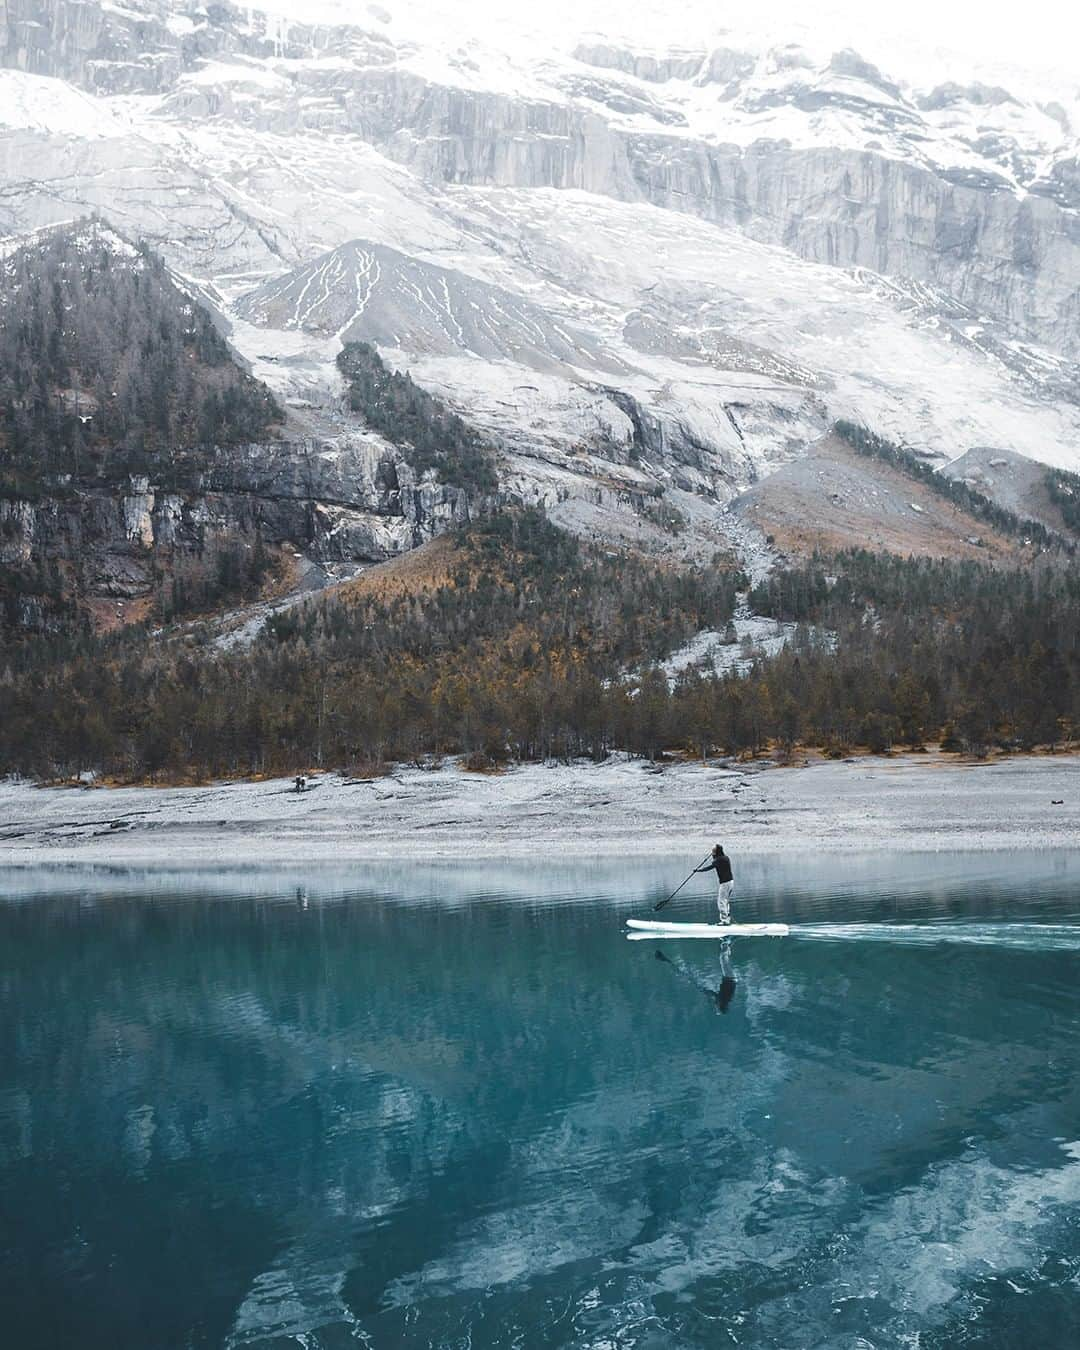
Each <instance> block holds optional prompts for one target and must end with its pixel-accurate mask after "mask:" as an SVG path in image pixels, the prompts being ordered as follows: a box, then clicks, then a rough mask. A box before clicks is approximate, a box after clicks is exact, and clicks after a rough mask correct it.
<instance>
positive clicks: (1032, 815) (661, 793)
mask: <svg viewBox="0 0 1080 1350" xmlns="http://www.w3.org/2000/svg"><path fill="white" fill-rule="evenodd" d="M291 789H292V780H291V779H277V780H271V781H266V782H257V783H253V782H237V783H216V784H212V785H209V786H204V787H182V788H164V787H142V788H116V787H107V788H106V787H103V788H93V789H84V790H79V789H73V788H56V787H46V788H39V787H35V786H33V785H31V784H27V783H19V782H13V781H7V782H4V783H0V866H11V865H17V866H37V865H43V864H57V863H72V864H82V863H103V864H109V865H114V866H126V865H131V866H155V865H160V866H192V867H195V866H197V867H220V868H234V867H257V866H260V865H263V864H274V865H284V864H307V863H312V864H318V863H343V862H350V861H360V860H365V859H370V860H378V859H394V860H400V859H401V858H402V857H403V856H407V855H409V854H414V853H415V854H418V855H420V856H422V857H424V858H426V859H432V860H435V859H440V858H459V859H461V858H467V859H469V860H472V859H478V858H499V857H506V858H520V857H528V856H529V855H531V854H534V853H535V854H536V855H537V856H538V857H541V858H543V859H547V860H551V859H553V858H579V857H600V856H612V855H618V856H628V857H654V856H659V855H662V854H670V853H673V852H679V851H681V850H683V849H687V850H689V851H690V852H699V851H701V846H702V842H703V841H704V842H705V843H707V842H709V841H710V840H712V839H713V838H717V837H719V838H722V839H723V840H724V841H725V843H726V844H729V845H730V846H731V847H733V848H737V849H739V850H740V851H742V852H744V853H789V852H797V851H799V850H815V851H819V850H826V851H830V852H833V851H834V852H856V851H857V852H865V851H867V850H889V851H896V850H901V851H903V850H910V851H918V852H924V851H938V850H943V849H950V850H952V849H969V850H979V851H983V850H1019V849H1043V848H1075V847H1078V846H1080V755H1060V756H1052V757H1043V756H1030V757H1023V756H1020V757H1015V758H1011V759H1003V760H997V761H991V762H988V763H985V764H972V763H957V762H947V761H944V760H929V759H928V758H927V757H926V756H917V755H909V756H896V757H890V758H867V759H860V760H856V761H849V762H840V763H832V762H826V763H822V762H815V763H811V764H809V765H806V766H804V767H792V768H770V767H765V766H761V765H745V766H738V767H735V768H731V767H725V766H722V765H714V764H708V765H702V764H676V765H670V766H666V767H665V768H664V769H663V771H660V770H658V769H656V768H655V767H654V766H650V765H647V764H645V763H643V762H642V761H640V760H629V759H626V758H624V757H621V756H619V757H614V758H612V759H611V760H609V761H608V762H607V763H604V764H599V765H597V764H589V763H576V764H570V765H565V764H552V765H539V764H534V765H523V766H520V767H517V768H513V769H510V770H508V771H507V772H505V773H500V774H472V773H467V772H465V771H464V770H462V769H461V768H460V766H458V765H457V764H447V765H444V766H443V767H442V768H439V769H434V770H425V769H419V768H414V767H408V768H404V767H402V768H398V769H396V770H395V771H394V772H393V773H392V774H389V775H387V776H386V777H383V778H376V779H370V780H349V779H344V778H340V777H338V776H337V775H331V774H327V775H323V776H320V777H318V778H315V779H314V780H312V786H311V788H310V789H309V791H307V792H306V793H304V794H302V795H298V794H297V793H295V792H294V791H292V790H291ZM1057 803H1060V804H1057Z"/></svg>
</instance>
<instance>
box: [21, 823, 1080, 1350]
mask: <svg viewBox="0 0 1080 1350" xmlns="http://www.w3.org/2000/svg"><path fill="white" fill-rule="evenodd" d="M701 851H702V852H704V848H702V850H701ZM417 854H418V857H416V858H408V859H403V861H402V863H401V864H400V865H394V866H390V865H385V866H382V865H380V866H375V865H371V866H366V867H363V868H358V869H353V870H352V871H350V872H348V873H346V872H339V871H333V870H318V869H310V870H308V871H307V872H306V873H304V874H300V873H296V874H288V875H286V874H282V873H277V874H273V875H271V874H258V873H245V872H240V871H237V872H234V873H224V874H222V873H217V874H211V873H209V872H207V873H205V874H199V873H187V874H181V873H176V874H171V873H168V872H166V871H162V872H140V873H122V872H117V873H115V874H110V873H109V872H107V871H103V870H95V871H93V872H89V871H86V872H81V871H67V872H65V871H62V870H56V871H50V872H45V871H21V872H19V871H8V872H2V873H0V1327H2V1328H3V1331H4V1341H5V1344H7V1345H10V1346H12V1347H19V1350H29V1348H33V1350H37V1348H38V1347H41V1348H42V1350H45V1348H46V1347H47V1348H48V1350H59V1348H60V1347H64V1348H65V1350H66V1348H67V1347H79V1348H80V1350H86V1348H87V1347H90V1348H92V1350H97V1348H98V1347H101V1348H102V1350H105V1348H106V1347H107V1348H108V1350H122V1348H126V1347H133V1348H137V1350H158V1348H159V1347H160V1348H161V1350H165V1348H166V1347H169V1348H170V1350H171V1348H172V1347H177V1348H180V1347H204V1346H251V1347H260V1348H261V1350H271V1348H272V1350H284V1348H285V1347H298V1346H302V1347H306V1350H318V1348H319V1347H345V1346H349V1347H354V1346H357V1345H361V1346H363V1345H368V1346H387V1347H397V1346H401V1347H453V1348H454V1350H465V1348H466V1347H468V1348H469V1350H481V1348H482V1347H494V1346H500V1347H501V1346H505V1347H522V1350H531V1347H561V1346H575V1347H577V1346H581V1347H594V1348H595V1350H601V1347H603V1348H604V1350H616V1348H622V1347H646V1348H648V1350H661V1347H662V1348H663V1350H670V1348H671V1347H676V1348H678V1347H719V1346H729V1345H745V1346H759V1347H783V1348H784V1350H802V1348H803V1347H828V1350H846V1348H848V1347H850V1348H851V1350H855V1348H856V1347H860V1348H865V1347H893V1346H896V1347H919V1350H953V1347H965V1346H980V1347H999V1348H1004V1347H1025V1348H1026V1347H1035V1346H1037V1347H1067V1346H1076V1345H1080V1034H1078V1033H1080V978H1078V977H1080V852H1076V853H1047V854H1037V855H1031V856H1024V855H1017V856H1014V857H1012V858H1009V857H1005V856H1002V857H1000V858H998V857H992V856H987V855H981V856H964V855H957V854H943V855H937V856H933V857H930V856H900V855H878V856H854V857H834V858H829V857H813V856H809V855H808V856H807V857H806V858H799V859H794V858H785V859H771V860H770V859H761V858H759V859H750V860H747V859H741V858H739V857H738V855H736V857H735V865H736V884H737V888H738V889H737V894H736V903H735V917H736V919H745V920H760V919H769V920H776V919H784V920H787V921H788V922H790V923H792V924H793V925H795V928H794V931H793V933H792V935H791V936H790V937H788V938H783V939H763V938H739V939H734V940H732V941H731V943H730V953H729V954H726V955H725V954H724V953H723V952H722V950H721V947H720V944H718V943H716V942H712V941H698V942H689V941H684V942H674V941H654V940H647V941H636V942H635V941H628V940H627V939H626V938H625V936H624V933H623V930H622V925H623V922H624V920H625V919H626V918H627V917H629V916H631V915H636V916H647V915H648V913H649V911H650V906H651V905H652V904H653V903H654V902H655V901H656V900H658V899H659V898H661V897H662V896H663V895H664V894H665V893H666V892H667V891H669V890H670V889H672V888H673V887H674V886H675V884H676V883H677V882H678V881H680V880H681V879H682V877H683V875H684V874H685V873H686V871H688V870H689V867H690V865H691V864H692V863H693V862H694V859H684V858H681V857H680V858H672V859H660V860H654V861H649V862H647V863H638V862H634V863H626V864H625V865H623V864H618V863H614V862H612V863H597V864H595V865H585V864H582V865H580V866H573V865H561V864H559V863H558V862H554V863H553V862H552V860H551V859H548V858H539V857H538V858H537V859H536V860H535V861H534V862H533V863H531V864H521V865H516V864H515V865H511V864H506V865H495V864H492V865H484V864H479V863H477V864H474V865H470V866H467V867H463V868H455V867H451V866H444V867H437V866H425V865H423V863H422V861H420V858H422V850H420V849H417ZM709 890H710V888H709V886H708V883H707V882H706V881H705V880H704V879H702V884H701V885H700V886H698V885H697V884H696V883H694V884H693V885H692V886H691V887H688V888H687V891H688V892H692V893H691V894H688V895H687V896H686V897H685V898H684V897H683V896H682V895H680V897H679V898H678V899H677V900H676V901H675V902H674V903H673V904H672V905H671V906H670V907H669V908H668V910H667V911H665V913H666V915H670V917H672V918H682V919H709V918H711V917H712V909H711V900H710V898H709Z"/></svg>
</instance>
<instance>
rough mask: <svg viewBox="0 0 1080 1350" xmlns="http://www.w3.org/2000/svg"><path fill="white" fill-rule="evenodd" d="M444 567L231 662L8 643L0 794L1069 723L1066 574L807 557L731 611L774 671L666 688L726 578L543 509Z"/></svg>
mask: <svg viewBox="0 0 1080 1350" xmlns="http://www.w3.org/2000/svg"><path fill="white" fill-rule="evenodd" d="M446 547H447V548H449V549H450V550H451V552H450V559H451V561H450V563H449V565H448V567H447V569H446V570H445V572H443V573H439V574H435V575H433V576H432V577H431V579H430V580H429V581H428V582H427V583H423V582H416V583H415V584H413V585H410V586H404V585H402V586H399V587H398V588H396V589H393V588H383V589H378V588H369V587H364V586H360V587H359V588H357V589H355V590H354V591H352V592H350V591H349V588H345V589H344V590H343V591H341V592H340V593H339V594H338V595H336V596H333V597H330V598H324V599H322V600H321V601H313V602H309V603H308V604H307V605H306V606H305V607H303V608H300V609H295V610H292V611H289V612H287V613H283V614H281V615H279V616H278V617H277V618H276V619H275V620H273V621H272V622H271V623H270V624H269V625H268V626H267V628H266V629H265V630H264V632H263V633H262V635H261V636H260V637H259V638H258V639H257V640H256V642H255V643H254V645H253V646H252V647H250V648H238V649H235V650H232V651H220V650H218V649H216V648H215V647H214V646H213V645H212V643H210V642H209V641H208V640H201V639H200V637H199V635H198V632H197V631H194V632H192V631H186V632H185V631H184V630H174V633H173V635H171V636H167V637H166V638H165V639H164V640H159V641H155V642H152V643H151V642H147V640H146V633H145V632H143V631H140V630H138V629H131V630H128V631H126V632H123V633H121V634H117V635H112V636H106V637H91V636H88V635H85V634H84V635H81V636H78V637H67V638H62V639H60V638H56V639H46V638H35V639H30V640H27V641H24V642H22V643H20V644H15V645H12V646H10V647H9V648H8V650H7V651H6V654H5V656H4V662H3V666H2V668H0V704H2V706H3V707H4V709H5V716H4V718H3V719H2V721H0V771H3V772H11V771H18V772H22V773H27V774H36V775H40V776H45V777H52V776H59V775H71V774H75V773H78V772H80V771H84V770H94V771H96V772H99V773H103V774H107V775H112V776H115V777H118V778H121V779H125V780H142V779H155V778H160V777H166V778H177V779H179V778H184V777H196V778H205V777H212V776H231V775H240V774H261V773H290V772H296V771H299V770H301V769H310V768H320V767H321V768H336V769H340V770H342V771H345V772H358V771H361V772H368V771H372V770H373V769H377V768H378V767H379V766H381V765H383V764H386V763H387V762H390V761H402V760H419V759H420V758H421V757H424V756H435V757H438V756H442V755H446V754H462V755H465V756H467V757H468V758H467V763H469V764H470V765H472V766H474V767H488V766H494V765H498V764H500V763H503V762H506V761H508V760H510V761H512V760H531V759H543V758H551V757H562V758H569V757H574V756H590V757H593V758H596V759H599V758H603V757H604V756H605V755H607V754H608V753H610V752H612V751H614V750H625V751H629V752H630V753H632V754H635V755H641V756H648V757H653V758H656V757H660V756H662V755H664V754H670V753H682V754H686V755H695V756H697V755H710V754H716V753H723V754H728V755H748V754H761V753H763V752H765V751H771V752H773V753H778V754H780V755H781V756H784V755H790V754H791V753H793V752H794V750H795V748H796V747H797V746H800V745H801V746H816V747H821V749H823V750H824V751H825V752H826V753H828V754H833V755H841V754H846V753H849V752H850V751H853V750H855V749H856V748H868V749H871V750H876V751H883V750H887V749H889V748H890V747H892V746H904V747H908V746H910V747H918V746H921V745H922V744H924V743H925V742H926V741H928V740H940V741H941V742H942V743H943V744H944V746H945V747H946V748H948V749H954V750H964V751H968V752H973V753H976V754H982V753H985V752H986V751H987V750H988V749H990V748H992V747H995V746H997V747H1002V748H1005V749H1019V748H1030V747H1033V746H1039V745H1043V746H1047V747H1054V746H1056V745H1060V744H1061V743H1063V742H1064V741H1066V740H1068V739H1071V738H1072V737H1074V736H1075V734H1076V731H1077V727H1078V725H1080V569H1078V568H1077V567H1076V566H1075V565H1074V564H1072V563H1065V562H1059V563H1055V564H1051V563H1049V562H1047V563H1046V564H1043V565H1037V566H1036V567H1034V568H1028V569H1026V570H1023V571H1020V570H1005V569H1000V568H997V569H995V568H991V567H988V566H985V565H981V564H978V563H973V562H960V563H957V562H948V561H932V560H925V559H901V558H897V557H891V556H885V555H877V554H870V553H865V552H859V551H852V552H847V553H843V554H840V555H836V556H832V557H828V558H825V557H821V558H815V559H813V560H812V561H811V562H809V563H808V564H807V565H805V566H802V567H799V568H795V569H791V570H787V571H784V572H781V573H778V574H776V575H775V576H774V577H773V578H771V579H770V581H769V582H768V583H767V584H766V585H764V586H761V587H758V588H757V589H756V590H755V591H754V592H753V594H752V596H751V601H752V603H753V605H754V606H755V607H756V608H757V609H758V610H759V611H760V612H764V613H768V614H771V615H772V616H774V617H775V618H776V619H777V620H778V621H784V622H790V623H795V624H797V625H798V628H797V630H796V632H795V635H794V641H793V642H792V643H791V644H790V645H789V646H788V647H787V649H786V650H784V651H782V652H781V653H780V654H779V655H777V656H774V657H772V658H770V659H765V658H760V659H755V660H752V661H751V663H750V666H749V670H748V671H747V672H746V673H745V674H741V675H740V674H736V673H727V674H717V673H715V672H711V671H709V670H708V669H705V670H692V671H689V672H687V673H684V674H683V675H681V676H680V677H679V678H678V679H676V680H672V679H669V678H668V676H667V675H666V674H665V673H664V672H663V671H662V670H661V668H660V665H659V663H660V661H661V660H662V658H663V657H664V656H665V655H666V654H667V653H669V652H671V651H672V650H673V649H675V648H678V647H679V646H680V645H681V644H683V643H685V642H686V641H687V640H688V639H689V638H690V637H691V636H692V635H693V634H695V633H696V632H698V631H699V630H701V629H702V628H714V629H718V630H720V631H721V632H723V631H724V630H725V629H726V628H727V627H728V625H729V622H730V620H731V617H732V615H733V614H734V611H735V606H736V596H737V592H738V591H739V590H740V589H741V588H742V587H744V586H745V578H743V577H741V576H740V575H739V574H738V573H737V572H736V571H734V570H725V569H724V568H722V567H710V568H703V569H686V568H675V567H672V566H664V565H660V564H657V563H655V562H650V561H645V560H642V559H641V558H639V557H636V556H634V555H632V554H629V553H623V552H619V551H616V550H612V549H610V548H609V549H601V548H599V547H594V546H591V545H589V544H586V543H583V542H581V541H580V540H578V539H576V538H573V537H571V536H569V535H567V534H565V533H563V532H562V531H560V530H558V529H557V528H556V527H555V526H554V525H552V524H551V523H550V522H549V521H548V520H547V519H546V518H545V517H544V516H543V515H542V514H541V513H540V512H538V511H524V512H520V511H519V512H508V513H504V514H501V515H493V516H490V517H487V518H485V519H483V520H481V521H480V522H478V523H475V524H473V525H472V526H470V527H468V528H467V529H465V530H462V531H459V532H458V533H457V534H456V535H454V536H453V537H452V539H451V540H450V541H449V542H448V544H447V545H446ZM751 656H752V654H751Z"/></svg>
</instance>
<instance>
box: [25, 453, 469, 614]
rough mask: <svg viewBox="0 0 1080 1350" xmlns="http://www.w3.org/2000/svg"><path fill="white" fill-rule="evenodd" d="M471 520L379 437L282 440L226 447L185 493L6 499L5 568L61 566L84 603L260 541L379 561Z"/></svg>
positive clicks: (150, 485)
mask: <svg viewBox="0 0 1080 1350" xmlns="http://www.w3.org/2000/svg"><path fill="white" fill-rule="evenodd" d="M468 518H469V505H468V501H467V498H466V496H465V494H464V492H462V491H461V490H460V489H459V488H454V487H447V486H443V485H441V484H437V483H434V482H432V481H429V480H427V479H425V480H423V481H420V480H418V479H417V477H416V475H415V473H414V472H413V470H412V468H411V467H410V466H409V464H408V463H407V462H406V461H405V460H404V459H403V458H402V457H401V455H400V454H399V453H398V452H397V451H395V450H394V448H393V447H391V446H388V445H386V444H385V443H382V442H380V441H378V440H377V439H375V438H372V437H366V436H362V435H354V436H350V435H343V436H341V437H340V438H337V439H335V440H322V441H319V440H311V441H305V442H292V441H282V442H275V443H272V444H260V445H249V446H244V447H241V448H240V449H236V448H230V449H229V450H228V452H225V451H219V452H218V454H217V456H216V459H215V461H214V462H212V463H211V464H210V466H209V467H208V468H207V470H206V472H205V473H204V474H203V475H202V476H201V480H200V482H199V483H197V484H195V485H191V486H188V487H186V488H185V489H183V490H180V489H176V488H163V487H162V486H160V485H158V484H155V483H154V482H153V481H152V480H151V479H148V478H132V479H131V480H130V482H129V483H128V484H127V485H126V486H125V487H118V488H113V489H110V488H106V487H71V486H69V487H68V488H66V489H65V490H64V491H63V492H62V493H58V494H57V495H56V496H51V497H50V496H45V497H43V498H42V499H40V500H36V501H33V502H29V501H7V500H0V566H11V567H23V566H26V565H28V564H30V563H34V564H44V565H45V566H48V565H49V564H50V563H52V562H57V563H62V564H64V565H65V567H66V568H69V569H70V570H71V571H72V572H73V573H74V576H75V585H74V593H75V594H76V595H77V596H78V598H79V599H80V600H82V601H93V600H100V599H106V598H107V599H115V600H124V601H131V600H135V599H139V598H142V597H148V596H152V595H153V594H154V593H155V591H156V588H157V587H158V585H159V584H160V582H161V580H162V578H163V577H165V578H167V577H168V576H169V575H170V574H171V572H172V571H173V570H175V569H176V567H177V566H178V565H182V564H183V562H184V560H185V559H196V558H201V557H203V556H204V555H206V554H207V551H208V550H210V551H211V554H212V550H213V549H214V547H215V546H220V545H223V544H229V545H235V544H237V543H241V544H242V543H245V542H246V543H248V544H250V543H252V542H253V541H254V540H255V538H256V537H261V539H262V541H263V542H264V543H265V544H268V545H273V544H281V545H289V546H291V547H293V548H296V549H299V550H302V551H303V552H304V554H305V555H306V556H308V557H310V558H312V559H315V560H316V561H319V562H324V563H336V562H381V561H383V560H384V559H386V558H390V557H393V556H395V555H396V554H399V553H402V552H405V551H407V550H408V549H411V548H415V547H416V546H417V545H419V544H422V543H424V542H425V541H426V540H428V539H431V538H433V537H434V536H435V535H437V534H440V533H442V532H443V531H445V530H446V529H448V528H450V527H451V526H453V525H459V524H463V523H465V522H466V521H467V520H468ZM40 618H41V615H40V614H38V613H37V612H36V611H28V614H27V616H26V621H27V623H29V624H31V625H33V624H34V623H35V622H36V621H37V620H39V619H40Z"/></svg>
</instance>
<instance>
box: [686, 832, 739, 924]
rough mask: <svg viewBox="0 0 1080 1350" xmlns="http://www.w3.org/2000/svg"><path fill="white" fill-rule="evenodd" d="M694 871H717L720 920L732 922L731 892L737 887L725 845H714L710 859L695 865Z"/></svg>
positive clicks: (717, 904) (717, 905) (717, 902)
mask: <svg viewBox="0 0 1080 1350" xmlns="http://www.w3.org/2000/svg"><path fill="white" fill-rule="evenodd" d="M694 871H695V872H715V873H716V879H717V883H718V884H717V891H716V908H717V910H718V911H719V913H720V922H721V923H730V922H731V893H732V891H733V890H734V889H735V882H734V881H733V880H732V877H731V859H730V858H729V857H728V855H727V854H726V853H725V852H724V849H723V845H722V844H716V845H714V846H713V851H712V857H711V858H710V859H709V861H708V862H705V863H702V864H701V866H700V867H695V868H694Z"/></svg>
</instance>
